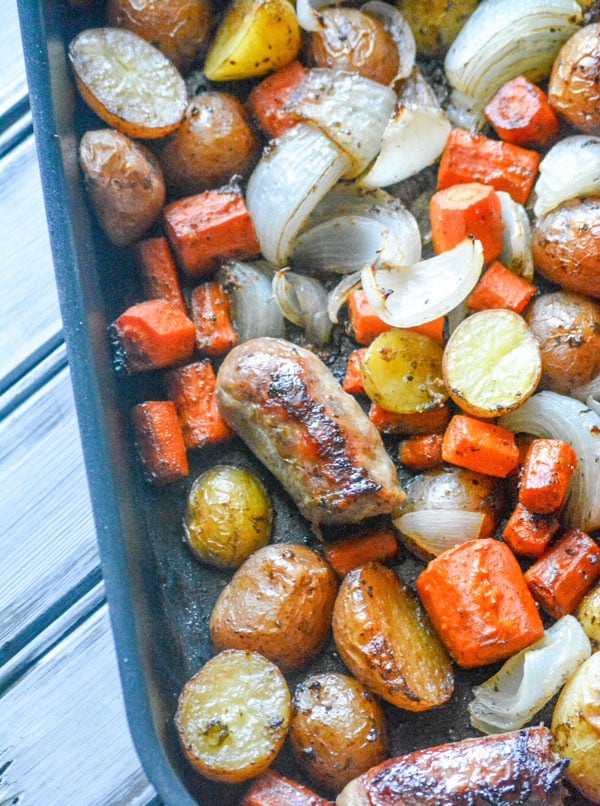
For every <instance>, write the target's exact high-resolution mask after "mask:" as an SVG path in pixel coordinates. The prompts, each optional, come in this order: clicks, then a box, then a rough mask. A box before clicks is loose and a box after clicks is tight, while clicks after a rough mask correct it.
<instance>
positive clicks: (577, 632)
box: [469, 616, 592, 734]
mask: <svg viewBox="0 0 600 806" xmlns="http://www.w3.org/2000/svg"><path fill="white" fill-rule="evenodd" d="M591 654H592V647H591V644H590V640H589V638H588V637H587V635H586V634H585V632H584V630H583V627H582V626H581V625H580V624H579V622H578V621H577V619H576V618H575V617H574V616H563V618H561V619H559V620H558V621H557V622H556V623H555V624H553V625H552V626H551V627H550V628H549V629H547V630H546V632H545V633H544V637H543V638H541V639H540V640H539V641H537V642H536V643H535V644H532V645H531V646H530V647H527V648H526V649H523V650H521V652H518V653H517V654H516V655H513V657H512V658H509V660H507V661H506V663H505V664H504V665H503V666H502V668H501V669H500V670H499V671H498V672H497V673H496V674H495V675H494V676H493V677H490V679H489V680H486V681H485V683H483V684H482V685H480V686H477V687H476V688H474V689H473V692H474V694H475V697H474V699H473V700H471V702H470V704H469V716H470V718H471V724H472V725H473V727H474V728H476V729H477V730H480V731H481V732H482V733H488V734H490V733H504V732H505V731H511V730H518V729H519V728H522V727H523V725H525V724H526V723H527V722H529V721H530V720H531V719H532V718H533V716H534V715H535V714H536V713H537V712H538V711H540V710H541V709H542V708H543V707H544V705H546V703H547V702H549V701H550V700H551V699H552V697H553V696H554V695H555V694H556V692H557V691H558V690H559V689H560V688H561V686H562V685H563V684H564V683H565V682H566V680H567V678H568V677H570V675H571V674H572V673H573V672H574V671H575V669H577V667H578V666H579V665H580V664H582V663H583V661H584V660H586V659H587V658H589V657H590V655H591Z"/></svg>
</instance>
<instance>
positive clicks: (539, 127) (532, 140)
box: [485, 76, 560, 148]
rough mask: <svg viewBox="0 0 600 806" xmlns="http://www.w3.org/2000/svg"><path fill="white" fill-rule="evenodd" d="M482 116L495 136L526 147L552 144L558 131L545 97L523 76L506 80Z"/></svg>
mask: <svg viewBox="0 0 600 806" xmlns="http://www.w3.org/2000/svg"><path fill="white" fill-rule="evenodd" d="M485 116H486V118H487V119H488V121H489V123H491V125H492V126H493V127H494V129H495V130H496V133H497V134H498V137H501V138H502V139H503V140H506V142H508V143H514V144H515V145H518V146H525V147H529V148H540V147H542V148H543V147H547V146H549V145H551V144H552V142H553V141H554V140H555V139H556V137H557V136H558V133H559V129H560V123H559V120H558V116H557V114H556V112H555V111H554V109H552V107H551V106H550V103H549V101H548V96H547V95H546V93H545V92H544V91H543V90H541V89H540V88H539V87H538V86H536V85H535V84H533V83H532V82H531V81H529V80H528V79H527V78H525V76H517V78H513V79H512V80H511V81H507V82H506V84H505V85H504V86H503V87H501V88H500V89H499V90H498V92H497V93H496V95H494V97H493V98H492V100H491V101H490V102H489V104H488V105H487V106H486V108H485Z"/></svg>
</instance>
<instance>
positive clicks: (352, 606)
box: [333, 563, 454, 711]
mask: <svg viewBox="0 0 600 806" xmlns="http://www.w3.org/2000/svg"><path fill="white" fill-rule="evenodd" d="M333 637H334V639H335V643H336V645H337V648H338V651H339V653H340V655H341V657H342V660H343V661H344V663H345V664H346V666H347V667H348V668H349V669H350V671H351V672H352V674H353V675H354V677H356V679H357V680H359V681H360V682H361V683H363V685H365V686H368V687H369V688H370V689H371V690H372V691H374V692H375V693H376V694H379V696H381V697H383V698H384V699H385V700H387V701H388V702H391V703H392V704H393V705H396V706H397V707H398V708H404V709H405V710H407V711H425V710H428V709H430V708H434V707H436V706H437V705H442V703H445V702H446V701H447V700H448V699H449V698H450V697H451V696H452V692H453V691H454V674H453V670H452V662H451V660H450V658H449V656H448V654H447V652H446V650H445V649H444V646H443V645H442V642H441V641H440V639H439V638H438V636H437V634H436V633H435V631H434V629H433V627H432V625H431V623H430V621H429V618H428V616H427V613H426V612H425V610H424V608H423V606H422V605H421V603H420V602H419V600H418V599H417V597H416V595H415V594H413V593H412V592H411V590H410V589H409V588H408V587H407V586H406V585H405V583H404V582H403V581H402V580H401V579H400V577H398V576H397V574H395V573H394V571H392V569H391V568H386V567H385V566H384V565H380V564H379V563H367V564H366V565H364V566H362V567H361V568H356V569H354V570H353V571H350V573H349V574H347V575H346V577H345V578H344V581H343V582H342V585H341V587H340V590H339V593H338V596H337V599H336V602H335V607H334V610H333Z"/></svg>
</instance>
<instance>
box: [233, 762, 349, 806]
mask: <svg viewBox="0 0 600 806" xmlns="http://www.w3.org/2000/svg"><path fill="white" fill-rule="evenodd" d="M284 804H285V806H334V805H333V803H332V802H331V801H329V800H323V798H321V797H319V796H318V795H315V793H314V792H311V790H310V789H307V787H305V786H302V785H301V784H298V783H296V781H292V780H290V779H289V778H285V777H284V776H283V775H280V773H278V772H276V771H275V770H267V772H265V773H263V774H262V775H261V776H260V777H259V778H257V779H256V780H255V781H254V783H253V784H252V786H251V787H250V789H249V790H248V791H247V792H246V794H245V796H244V798H243V799H242V801H241V803H240V806H284Z"/></svg>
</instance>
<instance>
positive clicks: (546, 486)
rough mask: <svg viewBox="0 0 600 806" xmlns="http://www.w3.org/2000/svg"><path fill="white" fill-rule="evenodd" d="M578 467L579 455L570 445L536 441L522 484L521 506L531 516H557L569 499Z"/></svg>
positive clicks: (521, 479) (558, 442)
mask: <svg viewBox="0 0 600 806" xmlns="http://www.w3.org/2000/svg"><path fill="white" fill-rule="evenodd" d="M576 465H577V454H576V452H575V450H574V449H573V448H572V447H571V446H570V445H569V443H568V442H565V441H564V440H562V439H534V440H533V441H532V443H531V445H530V446H529V450H528V451H527V455H526V457H525V462H524V464H523V470H522V472H521V478H520V480H519V502H520V503H521V504H523V506H526V507H527V509H529V510H531V512H538V513H546V512H556V511H557V510H558V509H560V507H561V506H562V503H563V501H564V499H565V495H566V494H567V489H568V487H569V482H570V481H571V478H572V476H573V473H574V471H575V467H576Z"/></svg>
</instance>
